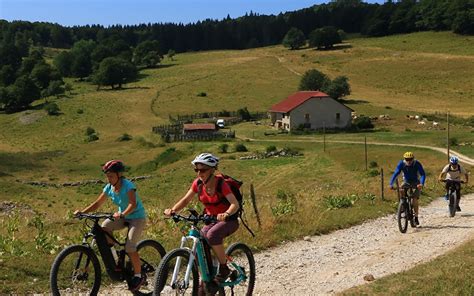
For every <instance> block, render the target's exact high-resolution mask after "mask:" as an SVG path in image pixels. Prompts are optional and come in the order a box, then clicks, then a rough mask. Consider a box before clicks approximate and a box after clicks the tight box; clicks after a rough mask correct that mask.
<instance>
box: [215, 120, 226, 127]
mask: <svg viewBox="0 0 474 296" xmlns="http://www.w3.org/2000/svg"><path fill="white" fill-rule="evenodd" d="M216 125H217V126H218V127H219V128H224V126H225V123H224V119H217V121H216Z"/></svg>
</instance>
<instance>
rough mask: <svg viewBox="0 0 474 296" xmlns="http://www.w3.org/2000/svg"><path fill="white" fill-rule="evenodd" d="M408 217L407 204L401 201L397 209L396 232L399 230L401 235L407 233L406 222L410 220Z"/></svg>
mask: <svg viewBox="0 0 474 296" xmlns="http://www.w3.org/2000/svg"><path fill="white" fill-rule="evenodd" d="M408 216H409V214H408V204H407V202H406V201H404V200H403V199H402V200H400V202H399V203H398V209H397V221H398V230H400V232H401V233H405V232H407V228H408V220H409V219H410V217H408Z"/></svg>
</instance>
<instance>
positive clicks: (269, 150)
mask: <svg viewBox="0 0 474 296" xmlns="http://www.w3.org/2000/svg"><path fill="white" fill-rule="evenodd" d="M276 150H277V147H276V146H274V145H270V146H267V149H266V151H267V153H270V152H273V151H276Z"/></svg>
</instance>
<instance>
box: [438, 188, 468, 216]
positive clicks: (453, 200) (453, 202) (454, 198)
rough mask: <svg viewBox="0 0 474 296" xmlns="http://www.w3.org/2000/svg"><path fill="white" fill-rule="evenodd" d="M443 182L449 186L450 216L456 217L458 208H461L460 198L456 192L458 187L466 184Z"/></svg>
mask: <svg viewBox="0 0 474 296" xmlns="http://www.w3.org/2000/svg"><path fill="white" fill-rule="evenodd" d="M442 182H444V183H447V184H448V197H449V205H448V207H449V216H450V217H454V216H455V215H456V208H457V207H458V206H459V196H458V194H457V192H456V187H458V186H461V183H464V181H458V180H443V181H442ZM459 191H461V189H459Z"/></svg>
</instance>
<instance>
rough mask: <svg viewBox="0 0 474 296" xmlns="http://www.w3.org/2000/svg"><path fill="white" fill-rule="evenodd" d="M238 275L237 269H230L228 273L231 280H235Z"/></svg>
mask: <svg viewBox="0 0 474 296" xmlns="http://www.w3.org/2000/svg"><path fill="white" fill-rule="evenodd" d="M238 277H239V272H238V271H237V270H232V272H231V274H230V275H229V279H230V281H231V282H233V281H235V280H237V278H238Z"/></svg>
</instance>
